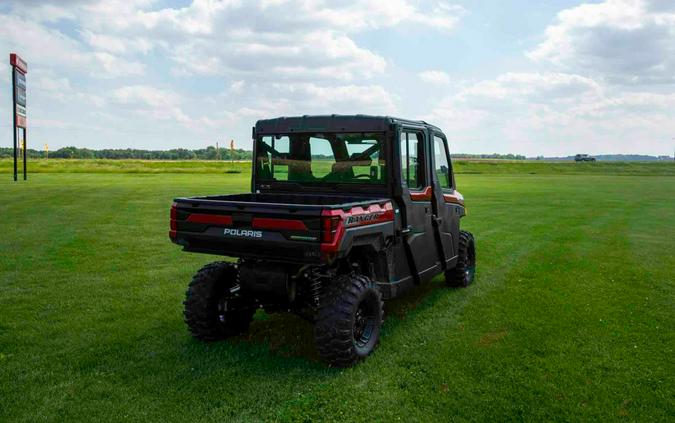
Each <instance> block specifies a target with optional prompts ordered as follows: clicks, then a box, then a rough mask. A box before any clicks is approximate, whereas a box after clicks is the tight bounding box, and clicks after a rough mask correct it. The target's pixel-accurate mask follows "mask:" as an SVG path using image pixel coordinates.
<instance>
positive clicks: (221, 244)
mask: <svg viewBox="0 0 675 423" xmlns="http://www.w3.org/2000/svg"><path fill="white" fill-rule="evenodd" d="M323 208H324V206H321V205H304V204H303V205H299V204H278V203H257V202H245V201H223V200H214V199H205V198H178V199H176V200H174V204H173V206H172V208H171V232H170V236H171V239H172V241H173V242H175V243H176V244H179V245H182V246H183V248H184V249H185V250H186V251H194V252H202V253H211V254H219V255H225V256H233V257H243V258H257V259H266V258H267V259H274V260H285V261H293V262H310V263H311V262H319V261H320V260H321V211H322V209H323Z"/></svg>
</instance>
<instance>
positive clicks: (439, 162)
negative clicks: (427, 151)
mask: <svg viewBox="0 0 675 423" xmlns="http://www.w3.org/2000/svg"><path fill="white" fill-rule="evenodd" d="M434 162H435V163H436V169H435V172H436V177H437V178H438V182H439V183H440V184H441V188H443V189H451V188H452V173H451V169H452V168H451V167H450V157H449V156H448V148H447V141H446V140H445V139H444V138H441V137H439V136H438V135H434Z"/></svg>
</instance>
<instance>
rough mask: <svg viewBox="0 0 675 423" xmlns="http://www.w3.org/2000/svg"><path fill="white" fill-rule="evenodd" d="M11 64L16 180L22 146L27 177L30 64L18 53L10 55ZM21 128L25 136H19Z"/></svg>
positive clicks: (24, 172)
mask: <svg viewBox="0 0 675 423" xmlns="http://www.w3.org/2000/svg"><path fill="white" fill-rule="evenodd" d="M9 64H10V65H12V98H13V99H14V102H13V105H12V110H13V112H12V115H13V116H14V180H15V181H16V180H17V179H18V178H17V177H18V167H17V161H18V159H19V157H18V151H17V150H18V148H19V147H20V148H21V153H22V156H23V179H24V180H26V179H27V166H26V158H27V157H28V154H27V152H26V150H27V149H28V130H27V127H28V124H27V122H26V74H27V73H28V64H27V63H26V62H25V61H24V60H23V59H22V58H20V57H19V56H18V55H17V54H15V53H11V54H10V55H9ZM19 129H23V138H19Z"/></svg>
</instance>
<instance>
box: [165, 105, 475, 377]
mask: <svg viewBox="0 0 675 423" xmlns="http://www.w3.org/2000/svg"><path fill="white" fill-rule="evenodd" d="M253 138H254V150H253V170H252V181H251V193H247V194H234V195H220V196H210V197H191V198H177V199H176V200H175V202H174V204H173V206H172V208H171V230H170V237H171V240H172V241H173V242H174V243H176V244H179V245H181V246H182V247H183V249H184V250H185V251H189V252H197V253H207V254H215V255H220V256H227V257H235V258H237V259H238V260H237V261H236V262H216V263H212V264H209V265H207V266H205V267H204V268H202V269H201V270H200V271H199V272H197V274H196V275H195V277H194V279H193V280H192V282H191V283H190V286H189V289H188V291H187V298H186V300H185V303H184V304H185V321H186V322H187V325H188V326H189V328H190V331H191V332H192V334H193V335H194V336H195V337H196V338H198V339H201V340H205V341H216V340H220V339H224V338H226V337H228V336H232V335H236V334H238V333H240V332H242V331H244V330H246V329H247V328H248V325H249V323H250V322H251V319H252V317H253V314H254V313H255V311H256V309H258V308H264V309H265V310H266V311H271V312H273V311H288V310H291V311H293V312H295V313H297V314H299V315H300V316H303V317H305V318H306V319H308V320H310V321H311V322H313V324H314V336H315V340H316V347H317V349H318V351H319V354H320V355H321V357H323V359H324V360H325V361H326V362H328V363H329V364H331V365H333V366H340V367H346V366H350V365H352V364H354V363H355V362H357V361H358V360H360V359H362V358H365V357H366V356H368V355H369V354H370V353H371V352H372V351H373V349H374V348H375V346H376V344H377V342H378V340H379V333H380V327H381V325H382V319H383V300H388V299H391V298H395V297H398V296H400V295H402V294H403V293H404V292H405V291H406V290H408V289H409V288H411V287H413V286H415V285H418V284H420V283H423V282H425V281H428V280H430V279H432V278H433V277H435V276H436V275H439V274H444V276H445V280H446V282H447V284H448V285H449V286H451V287H464V286H467V285H469V284H470V283H471V282H472V281H473V279H474V271H475V263H476V257H475V249H474V240H473V236H472V235H471V234H470V233H468V232H465V231H461V230H460V219H461V218H462V217H463V216H464V215H465V209H464V199H463V197H462V195H461V194H460V193H459V192H458V191H457V190H456V186H455V179H454V175H453V172H452V163H451V161H450V155H449V151H448V142H447V138H446V137H445V135H444V134H443V132H441V130H440V129H438V128H437V127H435V126H433V125H429V124H427V123H425V122H420V121H409V120H404V119H396V118H392V117H374V116H361V115H357V116H336V115H333V116H303V117H290V118H278V119H269V120H261V121H259V122H257V124H256V126H255V127H254V128H253Z"/></svg>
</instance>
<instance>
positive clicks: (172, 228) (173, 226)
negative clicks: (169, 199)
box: [169, 203, 178, 240]
mask: <svg viewBox="0 0 675 423" xmlns="http://www.w3.org/2000/svg"><path fill="white" fill-rule="evenodd" d="M176 206H177V205H176V203H173V204H172V205H171V213H170V220H169V229H170V231H169V238H171V240H175V239H176V230H177V228H178V225H177V224H176V215H177V212H176Z"/></svg>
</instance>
